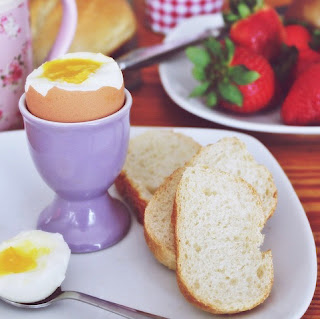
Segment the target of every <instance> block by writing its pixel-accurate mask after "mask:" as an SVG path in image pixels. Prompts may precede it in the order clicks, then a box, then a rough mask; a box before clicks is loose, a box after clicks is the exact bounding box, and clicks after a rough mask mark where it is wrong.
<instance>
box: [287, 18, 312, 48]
mask: <svg viewBox="0 0 320 319" xmlns="http://www.w3.org/2000/svg"><path fill="white" fill-rule="evenodd" d="M310 41H311V34H310V33H309V31H308V30H307V29H306V28H305V27H303V26H302V25H299V24H291V25H288V26H286V27H285V39H284V43H285V44H286V45H287V46H289V47H290V46H295V47H296V48H297V49H298V50H299V51H300V50H306V49H310V47H309V42H310Z"/></svg>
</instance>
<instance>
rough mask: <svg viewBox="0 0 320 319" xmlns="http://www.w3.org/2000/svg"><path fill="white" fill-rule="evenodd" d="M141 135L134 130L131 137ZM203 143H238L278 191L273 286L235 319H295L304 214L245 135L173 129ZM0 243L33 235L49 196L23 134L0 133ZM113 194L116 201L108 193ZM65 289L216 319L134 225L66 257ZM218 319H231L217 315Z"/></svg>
mask: <svg viewBox="0 0 320 319" xmlns="http://www.w3.org/2000/svg"><path fill="white" fill-rule="evenodd" d="M144 130H146V128H142V127H138V128H136V127H134V128H132V131H131V133H132V135H136V134H139V133H141V132H143V131H144ZM175 131H178V132H182V133H185V134H187V135H190V136H192V137H193V138H194V139H195V140H197V141H199V142H200V143H201V144H203V145H206V144H208V143H214V142H215V141H217V140H218V139H220V138H222V137H224V136H238V137H239V138H241V139H242V140H243V141H244V142H245V143H246V144H247V146H248V148H249V150H250V151H251V152H252V153H253V154H254V156H255V157H256V159H257V161H259V162H260V163H263V164H264V165H266V166H267V167H268V168H269V170H270V171H271V172H272V174H273V176H274V179H275V182H276V185H277V187H278V191H279V203H278V207H277V210H276V212H275V214H274V216H273V217H272V218H271V219H270V220H269V222H268V224H267V225H266V227H265V230H264V232H265V234H266V238H265V244H264V247H263V248H264V249H269V248H271V249H272V253H273V256H274V268H275V281H274V286H273V289H272V292H271V295H270V297H269V298H268V299H267V301H266V302H265V303H264V304H263V305H261V306H259V307H257V308H256V309H254V310H252V311H249V312H246V313H244V314H239V315H234V316H232V318H233V319H236V318H237V319H238V318H246V319H247V318H250V319H253V318H254V319H258V318H259V319H270V318H272V319H295V318H297V319H298V318H301V316H302V315H303V313H304V312H305V311H306V309H307V308H308V306H309V304H310V302H311V299H312V296H313V293H314V289H315V285H316V278H317V259H316V251H315V243H314V239H313V236H312V232H311V229H310V226H309V223H308V220H307V218H306V215H305V212H304V210H303V208H302V206H301V204H300V202H299V200H298V197H297V195H296V194H295V192H294V190H293V188H292V186H291V184H290V182H289V180H288V178H287V177H286V175H285V174H284V172H283V171H282V169H281V168H280V166H279V164H278V163H277V161H276V160H275V159H274V158H273V156H272V155H271V153H270V152H269V151H268V150H267V149H266V148H265V147H264V146H263V145H262V144H261V143H260V142H259V141H257V140H256V139H254V138H253V137H250V136H248V135H244V134H240V133H236V132H231V131H223V130H213V129H194V128H176V129H175ZM0 154H1V157H0V176H1V178H0V198H1V209H0V241H2V240H5V239H7V238H9V237H12V236H14V235H16V234H17V233H18V232H20V231H21V230H25V229H33V228H34V227H35V223H36V219H37V217H38V214H39V213H40V211H41V210H42V209H43V208H44V207H45V206H46V205H47V204H48V203H49V202H50V201H51V199H52V196H53V192H52V191H51V190H50V189H49V188H48V187H47V186H46V185H45V184H44V182H43V181H42V180H41V178H40V177H39V175H38V173H37V172H36V170H35V167H34V165H33V162H32V161H31V158H30V155H29V152H28V149H27V145H26V137H25V133H24V131H15V132H8V133H1V134H0ZM111 191H112V194H113V195H117V194H116V191H115V189H114V188H113V187H112V190H111ZM63 288H64V289H71V290H78V291H82V292H86V293H89V294H92V295H95V296H98V297H101V298H105V299H108V300H111V301H114V302H117V303H121V304H124V305H127V306H131V307H135V308H138V309H141V310H144V311H148V312H152V313H154V314H157V315H161V316H164V317H167V318H170V319H182V318H183V319H205V318H213V317H214V316H212V315H210V314H207V313H205V312H202V311H200V310H198V309H196V308H194V307H193V306H191V305H189V304H188V303H187V302H186V301H185V300H184V298H183V296H182V295H181V294H180V292H179V290H178V288H177V284H176V281H175V273H174V272H173V271H170V270H168V269H166V268H165V267H163V266H162V265H160V264H159V263H157V262H156V261H155V259H154V258H153V256H152V255H151V253H150V251H149V250H148V247H147V245H146V244H145V241H144V237H143V229H142V226H141V225H139V224H138V223H137V222H136V220H135V218H132V227H131V229H130V232H129V234H128V235H127V237H126V238H125V239H123V240H122V241H121V242H120V243H118V244H117V245H115V246H113V247H112V248H109V249H106V250H103V251H100V252H95V253H90V254H77V255H72V256H71V260H70V265H69V268H68V271H67V278H66V280H65V282H64V283H63ZM0 318H6V319H20V318H21V319H38V318H39V319H58V318H77V319H88V318H95V319H98V318H104V319H105V318H112V319H114V318H119V317H118V316H115V315H112V314H109V313H107V312H105V311H104V310H101V309H97V308H95V307H92V306H89V305H86V304H81V303H80V302H76V301H70V300H66V301H62V302H58V303H56V304H55V305H53V306H51V307H49V308H46V309H40V310H30V311H26V310H24V309H17V308H12V307H10V306H8V305H6V304H3V303H0ZM217 318H230V317H229V316H218V317H217Z"/></svg>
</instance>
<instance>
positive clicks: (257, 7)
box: [254, 0, 264, 11]
mask: <svg viewBox="0 0 320 319" xmlns="http://www.w3.org/2000/svg"><path fill="white" fill-rule="evenodd" d="M263 5H264V0H256V5H255V6H254V10H255V11H257V10H260V9H261V8H262V7H263Z"/></svg>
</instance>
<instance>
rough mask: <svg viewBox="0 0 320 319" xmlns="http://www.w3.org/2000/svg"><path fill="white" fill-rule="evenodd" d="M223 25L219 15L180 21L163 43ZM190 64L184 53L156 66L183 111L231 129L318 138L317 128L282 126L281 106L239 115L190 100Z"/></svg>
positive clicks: (166, 86) (191, 78)
mask: <svg viewBox="0 0 320 319" xmlns="http://www.w3.org/2000/svg"><path fill="white" fill-rule="evenodd" d="M221 26H223V19H222V16H221V14H220V13H217V14H210V15H203V16H196V17H192V18H189V19H186V20H183V21H182V22H181V23H180V24H178V26H177V27H175V28H174V29H173V30H172V31H170V33H168V34H167V36H166V38H165V40H164V41H165V42H167V41H175V40H177V39H181V38H185V37H186V36H192V35H197V34H199V33H201V32H202V31H204V30H205V29H208V28H217V27H221ZM192 67H193V65H192V63H191V62H190V61H189V60H188V59H187V57H186V55H185V53H184V52H181V53H179V54H177V55H175V56H174V57H173V58H171V59H168V60H166V61H165V62H163V63H161V64H160V66H159V73H160V79H161V83H162V85H163V87H164V89H165V91H166V92H167V94H168V95H169V97H170V98H171V99H172V100H173V101H174V102H175V103H176V104H178V105H179V106H180V107H181V108H183V109H185V110H186V111H188V112H190V113H192V114H194V115H197V116H199V117H202V118H204V119H206V120H209V121H212V122H215V123H219V124H222V125H226V126H229V127H233V128H238V129H243V130H248V131H256V132H266V133H278V134H301V135H318V134H320V126H289V125H285V124H283V122H282V121H281V117H280V107H277V108H274V109H272V110H268V111H264V112H263V113H258V114H253V115H241V114H236V113H231V112H229V111H226V110H223V109H221V108H218V107H217V108H213V109H210V108H208V107H207V106H206V105H205V104H204V102H203V101H201V99H199V98H190V97H189V95H190V93H191V91H192V90H193V88H194V87H195V86H197V85H198V84H199V82H197V81H196V80H195V79H194V78H193V77H192V74H191V70H192Z"/></svg>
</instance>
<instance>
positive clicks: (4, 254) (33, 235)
mask: <svg viewBox="0 0 320 319" xmlns="http://www.w3.org/2000/svg"><path fill="white" fill-rule="evenodd" d="M69 259H70V249H69V247H68V245H67V243H66V242H65V241H64V239H63V237H62V235H60V234H58V233H55V234H54V233H48V232H44V231H41V230H32V231H24V232H21V233H20V234H18V235H17V236H15V237H14V238H12V239H9V240H7V241H4V242H2V243H1V244H0V296H1V297H3V298H6V299H8V300H11V301H16V302H22V303H30V302H36V301H39V300H42V299H44V298H47V297H48V296H50V295H51V294H52V293H53V292H54V291H55V290H56V289H57V288H58V287H59V286H60V285H61V283H62V282H63V280H64V278H65V274H66V271H67V267H68V263H69Z"/></svg>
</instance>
